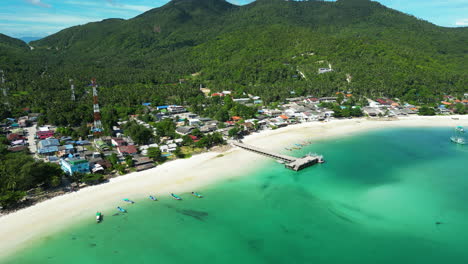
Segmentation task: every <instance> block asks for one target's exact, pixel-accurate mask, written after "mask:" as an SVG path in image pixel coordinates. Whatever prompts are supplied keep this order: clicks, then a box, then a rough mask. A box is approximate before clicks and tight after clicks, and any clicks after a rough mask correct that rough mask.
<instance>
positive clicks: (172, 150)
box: [167, 143, 177, 152]
mask: <svg viewBox="0 0 468 264" xmlns="http://www.w3.org/2000/svg"><path fill="white" fill-rule="evenodd" d="M167 147H168V151H169V152H174V151H176V150H177V144H175V143H172V144H169V145H167Z"/></svg>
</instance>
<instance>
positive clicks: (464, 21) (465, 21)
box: [455, 18, 468, 26]
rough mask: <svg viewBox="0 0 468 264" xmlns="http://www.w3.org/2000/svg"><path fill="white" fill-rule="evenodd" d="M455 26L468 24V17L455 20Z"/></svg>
mask: <svg viewBox="0 0 468 264" xmlns="http://www.w3.org/2000/svg"><path fill="white" fill-rule="evenodd" d="M455 25H456V26H468V18H463V19H460V20H458V21H457V22H455Z"/></svg>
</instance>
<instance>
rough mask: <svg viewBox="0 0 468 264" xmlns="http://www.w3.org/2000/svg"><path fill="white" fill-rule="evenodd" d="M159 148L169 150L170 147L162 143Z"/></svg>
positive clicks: (163, 150)
mask: <svg viewBox="0 0 468 264" xmlns="http://www.w3.org/2000/svg"><path fill="white" fill-rule="evenodd" d="M159 150H161V152H163V153H164V152H169V147H168V146H167V145H161V146H160V147H159Z"/></svg>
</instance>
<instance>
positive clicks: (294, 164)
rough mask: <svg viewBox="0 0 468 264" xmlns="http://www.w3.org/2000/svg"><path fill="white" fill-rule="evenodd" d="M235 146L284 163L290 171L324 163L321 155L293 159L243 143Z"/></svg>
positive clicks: (237, 143)
mask: <svg viewBox="0 0 468 264" xmlns="http://www.w3.org/2000/svg"><path fill="white" fill-rule="evenodd" d="M232 144H233V145H234V146H236V147H239V148H242V149H245V150H248V151H251V152H254V153H257V154H260V155H263V156H267V157H269V158H273V159H276V160H279V161H281V162H283V163H284V166H285V167H286V168H288V169H291V170H294V171H299V170H302V169H304V168H307V167H310V166H312V165H314V164H317V163H323V158H322V156H319V155H306V156H304V157H302V158H296V157H291V156H288V155H282V154H277V153H274V152H272V151H269V150H265V149H262V148H258V147H255V146H251V145H247V144H244V143H242V142H234V143H232Z"/></svg>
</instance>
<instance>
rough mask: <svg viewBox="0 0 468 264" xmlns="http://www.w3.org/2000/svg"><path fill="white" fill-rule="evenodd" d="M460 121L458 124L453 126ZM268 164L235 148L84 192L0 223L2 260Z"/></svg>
mask: <svg viewBox="0 0 468 264" xmlns="http://www.w3.org/2000/svg"><path fill="white" fill-rule="evenodd" d="M455 118H458V120H454V119H455ZM457 125H463V126H468V116H437V117H419V116H414V117H406V118H400V119H399V120H397V121H376V120H367V119H348V120H334V121H331V122H327V123H322V122H311V123H303V124H299V125H294V126H289V127H286V128H281V129H277V130H269V131H264V132H261V133H255V134H253V135H250V136H248V137H247V138H246V139H244V142H245V143H247V144H253V145H255V146H258V147H263V148H266V149H271V150H282V149H283V148H284V147H285V146H288V145H290V144H292V143H298V142H301V141H304V140H312V141H314V140H319V139H325V138H330V137H343V136H349V135H353V134H356V133H359V132H362V131H369V130H371V129H380V128H390V127H393V128H396V127H434V126H446V127H447V128H448V129H449V128H451V127H455V126H457ZM325 159H326V157H325ZM266 161H268V158H265V157H262V156H260V155H257V154H253V153H250V152H247V151H245V150H241V149H238V148H233V149H230V150H228V151H225V152H223V153H220V152H208V153H204V154H200V155H196V156H194V157H192V158H190V159H185V160H176V161H173V162H168V163H167V164H164V165H161V166H158V167H156V168H154V169H150V170H147V171H142V172H136V173H132V174H128V175H125V176H121V177H118V178H115V179H112V180H111V181H110V182H109V183H105V184H102V185H98V186H92V187H88V188H84V189H82V190H80V191H78V192H74V193H70V194H67V195H63V196H59V197H56V198H53V199H50V200H48V201H45V202H42V203H39V204H37V205H34V206H32V207H29V208H26V209H23V210H20V211H18V212H15V213H12V214H9V215H6V216H2V217H0V236H1V237H2V240H0V252H1V253H0V257H5V256H7V255H9V254H12V253H14V252H16V251H17V250H21V249H23V248H24V247H27V246H28V245H30V244H31V243H34V242H35V241H38V240H40V239H41V238H43V237H45V236H49V235H51V234H52V233H54V232H57V231H60V230H62V229H64V228H67V227H68V226H69V225H72V224H73V223H76V222H78V221H94V214H95V212H96V211H103V212H104V213H105V214H106V213H107V212H109V213H110V212H112V213H114V212H115V207H116V206H117V205H119V204H122V203H121V199H122V198H131V199H136V200H138V199H141V198H144V197H147V196H148V195H149V194H155V195H157V196H165V195H169V194H170V193H171V192H174V193H185V192H191V191H197V190H199V189H200V188H203V187H205V186H208V185H211V184H214V183H216V182H219V181H222V180H226V179H229V178H231V177H238V176H240V175H246V174H247V173H246V172H248V170H252V169H254V168H255V167H257V166H260V165H261V164H263V163H264V162H266Z"/></svg>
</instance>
